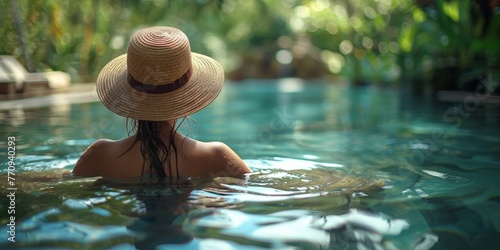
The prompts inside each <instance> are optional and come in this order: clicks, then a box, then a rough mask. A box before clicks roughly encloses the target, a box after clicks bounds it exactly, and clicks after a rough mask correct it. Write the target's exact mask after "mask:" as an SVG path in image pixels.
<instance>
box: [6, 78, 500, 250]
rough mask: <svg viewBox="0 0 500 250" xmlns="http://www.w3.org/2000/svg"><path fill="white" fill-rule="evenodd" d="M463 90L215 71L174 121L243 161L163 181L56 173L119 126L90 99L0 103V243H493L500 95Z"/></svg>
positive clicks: (498, 206) (498, 226) (497, 229)
mask: <svg viewBox="0 0 500 250" xmlns="http://www.w3.org/2000/svg"><path fill="white" fill-rule="evenodd" d="M471 95H472V96H473V94H471ZM471 100H472V99H470V98H469V99H464V100H458V101H457V102H448V103H439V102H434V101H429V100H425V99H420V98H416V97H411V96H408V95H404V94H402V93H401V92H400V91H399V90H394V89H380V88H375V87H364V88H359V89H353V88H348V87H344V86H342V85H339V84H324V83H321V82H310V83H308V84H306V85H304V84H303V82H301V81H297V80H293V79H288V80H282V81H278V82H276V81H273V82H266V81H253V82H248V83H245V84H239V85H238V84H232V85H231V84H227V86H225V90H224V91H223V93H221V95H220V96H219V98H218V99H217V100H216V101H215V102H214V103H212V104H211V105H210V106H209V107H207V108H206V109H204V110H202V111H201V112H199V113H197V114H195V115H193V116H192V118H193V121H191V122H190V124H189V125H187V124H186V126H184V127H183V128H182V130H183V131H184V133H187V134H189V135H190V136H191V137H194V138H196V139H199V140H204V141H213V140H219V141H224V142H225V143H227V144H228V145H230V146H231V147H232V148H233V149H234V150H235V151H236V152H237V153H238V154H240V156H241V157H242V158H243V159H244V160H245V161H246V162H247V164H248V165H249V166H250V168H251V169H252V170H253V171H254V173H253V174H251V175H249V176H247V177H246V178H245V179H235V178H216V179H215V180H212V179H208V178H207V179H203V178H200V179H190V180H182V181H180V182H175V183H169V184H168V185H167V186H166V187H151V186H140V185H134V184H117V183H109V182H104V181H100V180H96V178H88V179H85V178H83V179H81V178H80V179H79V178H68V177H64V176H61V174H60V173H61V171H64V170H71V169H72V167H73V166H74V164H75V162H76V160H77V159H78V156H79V154H80V153H81V152H82V151H83V150H84V149H85V148H86V147H87V146H88V145H89V144H90V143H92V142H93V141H94V140H96V139H98V138H102V137H106V138H111V139H118V138H122V137H124V136H126V131H125V120H124V119H123V118H120V117H118V116H116V115H114V114H112V113H111V112H110V111H108V110H106V109H105V108H104V107H103V106H102V105H101V104H100V103H84V104H75V105H70V104H67V105H59V106H56V107H48V108H39V109H29V110H9V111H5V110H4V111H0V127H1V138H0V139H1V140H3V141H4V142H5V143H4V146H2V149H3V150H2V154H1V155H0V157H2V159H1V160H0V162H1V163H2V172H1V173H0V178H1V179H0V184H1V185H0V186H1V188H2V194H4V193H5V195H2V198H1V200H0V201H1V206H0V220H1V222H2V225H3V227H2V226H0V227H1V230H0V231H2V232H7V231H9V228H10V227H9V226H6V225H7V224H8V223H10V216H11V215H9V214H8V211H9V204H10V203H9V202H10V201H9V198H8V197H7V194H9V192H10V191H9V190H7V187H8V186H7V170H6V169H7V167H8V158H7V157H8V155H7V147H6V146H5V145H6V144H7V140H8V139H7V138H8V137H9V136H15V138H16V160H15V162H16V169H15V174H16V176H15V177H16V178H15V179H16V188H17V190H16V196H15V198H16V200H15V212H16V214H15V217H16V220H15V223H16V224H15V238H14V239H15V241H16V242H15V243H12V242H9V240H8V238H9V237H12V236H9V234H8V233H2V234H0V235H4V236H2V237H1V238H0V248H2V249H11V248H13V247H18V248H30V249H31V248H33V247H38V248H40V249H44V248H45V249H82V248H84V249H85V248H86V249H136V248H137V249H499V247H500V237H499V236H500V212H499V211H500V181H499V180H500V164H499V163H500V131H499V130H498V127H499V126H498V125H499V124H500V106H499V105H498V104H491V103H490V102H488V100H487V99H484V100H483V99H481V100H480V101H481V102H480V103H479V102H478V104H480V105H475V104H476V103H475V102H471ZM488 103H490V104H488ZM473 104H474V105H473Z"/></svg>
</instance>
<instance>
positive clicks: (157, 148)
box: [124, 118, 186, 183]
mask: <svg viewBox="0 0 500 250" xmlns="http://www.w3.org/2000/svg"><path fill="white" fill-rule="evenodd" d="M184 120H186V118H183V119H182V120H181V122H179V124H177V120H174V122H173V123H172V124H170V123H167V122H164V121H163V122H160V121H143V120H133V119H130V120H128V121H127V130H128V133H129V134H130V133H135V134H136V138H135V141H134V143H133V144H132V145H131V146H130V148H129V149H128V150H127V151H125V152H124V154H125V153H126V152H128V151H129V150H130V149H131V148H132V147H133V146H134V145H135V144H136V143H137V142H139V141H140V142H141V154H142V157H143V158H144V162H143V165H142V171H141V182H142V177H143V175H144V170H145V167H146V166H148V167H149V168H150V171H149V177H150V180H153V179H154V176H156V177H157V178H158V182H159V183H164V182H165V181H166V179H167V173H166V172H165V168H164V166H165V162H167V164H168V177H169V178H170V180H171V181H172V180H173V176H174V175H173V174H172V164H171V162H172V161H171V159H172V154H175V170H176V173H175V176H176V179H177V180H179V160H178V159H179V158H178V153H179V151H178V148H177V147H178V146H177V145H176V144H175V140H174V135H175V134H176V132H177V130H178V129H179V127H180V125H181V124H182V123H183V122H184ZM129 124H130V128H129ZM163 126H168V127H169V129H168V131H169V132H168V134H165V133H162V128H163ZM164 139H168V143H167V144H165V143H164Z"/></svg>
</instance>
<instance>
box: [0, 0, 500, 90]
mask: <svg viewBox="0 0 500 250" xmlns="http://www.w3.org/2000/svg"><path fill="white" fill-rule="evenodd" d="M0 5H1V6H0V7H1V8H2V9H3V10H5V11H4V13H3V14H2V17H1V19H0V20H1V26H0V33H1V34H2V36H0V54H11V55H14V56H15V57H16V58H18V59H19V60H20V61H21V62H22V63H23V64H24V65H25V66H26V67H27V69H28V70H29V71H46V70H60V71H65V72H68V73H70V74H71V76H72V79H73V82H93V81H95V79H96V77H97V74H98V73H99V70H100V69H101V68H102V67H103V66H104V65H105V64H106V63H107V62H109V61H110V60H111V59H112V58H114V57H116V56H118V55H120V54H122V53H126V48H127V43H128V39H129V38H130V36H131V35H132V34H133V33H134V32H135V31H136V30H137V29H140V28H142V27H146V26H153V25H167V26H174V27H177V28H179V29H181V30H183V31H184V32H185V33H186V34H187V36H188V37H189V39H190V41H191V47H192V50H193V51H195V52H199V53H204V54H207V55H210V56H212V57H214V58H215V59H217V60H218V61H219V62H221V64H222V65H223V66H224V68H225V70H226V73H227V77H228V79H231V80H236V81H240V80H244V79H247V78H279V77H300V78H305V79H311V78H322V77H328V76H343V77H346V78H347V79H348V80H349V82H350V83H352V84H353V85H362V84H377V85H393V84H401V85H406V86H407V87H408V88H409V89H410V90H411V91H412V92H415V93H424V92H426V93H429V92H431V93H432V92H435V91H437V90H474V89H475V87H476V86H477V84H478V83H479V82H480V80H481V79H484V78H487V77H490V78H492V79H493V81H494V82H495V83H496V84H497V85H498V82H499V81H498V79H499V78H500V75H499V74H500V73H499V69H500V60H499V56H500V42H499V40H498V38H499V37H500V1H499V0H474V1H469V0H448V1H446V0H401V1H394V0H392V1H391V0H338V1H329V0H302V1H300V0H276V1H275V0H256V1H243V0H239V1H238V0H237V1H232V0H231V1H228V0H190V1H173V0H170V1H168V0H143V1H132V0H125V1H118V0H111V1H91V0H84V1H57V0H46V1H42V0H33V1H27V0H21V1H15V0H11V1H7V0H4V1H1V2H0Z"/></svg>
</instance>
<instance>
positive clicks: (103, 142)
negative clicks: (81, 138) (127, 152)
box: [73, 139, 115, 176]
mask: <svg viewBox="0 0 500 250" xmlns="http://www.w3.org/2000/svg"><path fill="white" fill-rule="evenodd" d="M114 142H115V141H112V140H108V139H99V140H97V141H95V142H94V143H92V144H91V145H90V146H89V147H88V148H87V149H86V150H85V151H83V153H82V155H80V158H79V159H78V161H77V162H76V165H75V168H74V169H73V174H75V175H77V176H98V175H99V173H98V169H100V166H101V165H102V164H103V162H104V161H106V158H107V155H108V152H109V148H110V147H111V145H112V144H113V143H114Z"/></svg>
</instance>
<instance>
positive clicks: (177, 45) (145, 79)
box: [127, 27, 192, 85]
mask: <svg viewBox="0 0 500 250" xmlns="http://www.w3.org/2000/svg"><path fill="white" fill-rule="evenodd" d="M191 67H192V65H191V47H190V45H189V40H188V38H187V36H186V35H185V34H184V33H183V32H182V31H180V30H178V29H176V28H172V27H150V28H145V29H141V30H139V31H137V32H136V33H135V34H134V35H133V36H132V37H131V38H130V41H129V46H128V53H127V71H128V74H129V75H130V76H132V77H133V78H134V79H135V80H137V81H139V82H141V83H143V84H149V85H165V84H171V83H173V82H175V81H176V80H178V79H179V78H181V77H182V76H183V75H184V74H186V72H187V71H188V70H189V69H191Z"/></svg>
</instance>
